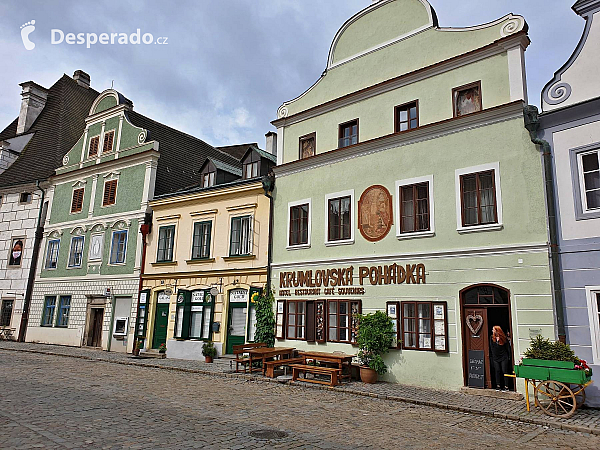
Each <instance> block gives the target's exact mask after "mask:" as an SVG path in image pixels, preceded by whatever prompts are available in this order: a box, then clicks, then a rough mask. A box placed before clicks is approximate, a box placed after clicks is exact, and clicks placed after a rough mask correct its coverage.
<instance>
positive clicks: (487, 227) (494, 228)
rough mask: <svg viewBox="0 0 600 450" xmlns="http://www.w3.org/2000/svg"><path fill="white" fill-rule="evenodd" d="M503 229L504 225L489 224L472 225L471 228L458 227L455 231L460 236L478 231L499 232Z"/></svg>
mask: <svg viewBox="0 0 600 450" xmlns="http://www.w3.org/2000/svg"><path fill="white" fill-rule="evenodd" d="M503 228H504V225H503V224H501V223H490V224H487V225H474V226H472V227H460V228H457V229H456V231H458V232H459V233H460V234H466V233H476V232H478V231H500V230H502V229H503Z"/></svg>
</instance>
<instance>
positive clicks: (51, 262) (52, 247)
mask: <svg viewBox="0 0 600 450" xmlns="http://www.w3.org/2000/svg"><path fill="white" fill-rule="evenodd" d="M59 248H60V239H53V240H51V241H48V250H47V252H46V269H56V266H57V264H58V249H59Z"/></svg>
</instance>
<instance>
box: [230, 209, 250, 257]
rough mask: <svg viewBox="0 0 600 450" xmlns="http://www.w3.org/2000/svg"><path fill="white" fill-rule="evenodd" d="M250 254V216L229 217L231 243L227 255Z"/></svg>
mask: <svg viewBox="0 0 600 450" xmlns="http://www.w3.org/2000/svg"><path fill="white" fill-rule="evenodd" d="M251 254H252V216H242V217H233V218H232V219H231V245H230V246H229V256H245V255H251Z"/></svg>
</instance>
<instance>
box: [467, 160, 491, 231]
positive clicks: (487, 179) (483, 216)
mask: <svg viewBox="0 0 600 450" xmlns="http://www.w3.org/2000/svg"><path fill="white" fill-rule="evenodd" d="M460 188H461V204H462V225H463V226H464V227H467V226H473V225H485V224H490V223H497V222H498V219H497V210H496V184H495V174H494V170H488V171H486V172H479V173H472V174H468V175H461V177H460Z"/></svg>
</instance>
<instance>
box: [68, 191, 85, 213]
mask: <svg viewBox="0 0 600 450" xmlns="http://www.w3.org/2000/svg"><path fill="white" fill-rule="evenodd" d="M83 192H84V189H83V188H80V189H75V190H74V191H73V200H72V202H71V212H72V213H75V212H80V211H81V210H82V209H83Z"/></svg>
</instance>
